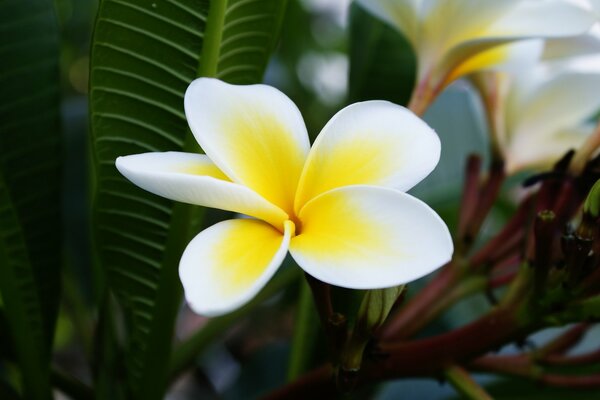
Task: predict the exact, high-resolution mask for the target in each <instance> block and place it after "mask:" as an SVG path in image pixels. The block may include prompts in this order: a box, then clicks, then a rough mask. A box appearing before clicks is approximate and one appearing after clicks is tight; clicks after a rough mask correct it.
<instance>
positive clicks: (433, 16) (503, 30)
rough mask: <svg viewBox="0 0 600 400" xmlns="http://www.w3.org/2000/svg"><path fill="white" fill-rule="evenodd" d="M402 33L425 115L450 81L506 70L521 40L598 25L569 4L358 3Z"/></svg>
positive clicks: (493, 0)
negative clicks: (414, 58) (513, 44)
mask: <svg viewBox="0 0 600 400" xmlns="http://www.w3.org/2000/svg"><path fill="white" fill-rule="evenodd" d="M356 1H357V2H358V3H359V4H361V5H362V6H363V7H365V8H366V9H367V10H369V11H370V12H371V13H373V14H374V15H375V16H377V17H379V18H381V19H382V20H384V21H386V22H388V23H389V24H390V25H392V26H393V27H395V28H396V29H398V30H399V31H401V32H402V33H403V34H404V35H405V36H406V37H407V39H408V40H409V41H410V42H411V44H412V46H413V47H414V49H415V51H416V54H417V60H418V76H417V86H416V89H415V90H416V91H415V94H413V99H412V104H411V109H412V110H413V111H415V112H417V113H418V114H421V113H423V112H424V110H425V109H426V108H427V106H428V105H429V104H430V102H431V101H432V99H433V98H435V96H436V95H437V94H438V93H439V92H440V91H441V90H442V89H443V88H444V87H445V86H447V85H448V84H449V83H450V82H452V81H453V80H455V79H457V78H459V77H461V76H464V75H466V74H469V73H472V72H475V71H480V70H488V69H490V68H497V67H499V66H505V64H507V63H510V61H511V60H512V59H514V58H516V59H518V58H519V57H518V56H515V55H514V54H513V53H512V50H514V49H515V48H514V47H510V46H501V47H498V46H500V45H503V44H507V43H511V42H514V41H518V40H522V39H532V38H553V37H566V36H574V35H579V34H583V33H584V32H586V31H587V30H588V29H589V28H590V27H591V25H592V24H593V23H594V22H595V16H594V15H593V14H592V13H591V12H590V11H589V10H587V9H584V8H582V7H580V6H578V5H576V4H573V3H571V2H567V1H565V0H501V1H499V0H356Z"/></svg>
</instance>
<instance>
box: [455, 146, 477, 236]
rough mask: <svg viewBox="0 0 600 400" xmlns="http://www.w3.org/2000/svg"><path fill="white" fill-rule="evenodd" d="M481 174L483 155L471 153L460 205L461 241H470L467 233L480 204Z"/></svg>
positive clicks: (459, 233) (459, 228)
mask: <svg viewBox="0 0 600 400" xmlns="http://www.w3.org/2000/svg"><path fill="white" fill-rule="evenodd" d="M480 175H481V157H479V156H478V155H473V154H472V155H470V156H469V158H468V160H467V165H466V167H465V183H464V187H463V195H462V200H461V206H460V214H459V217H458V230H457V234H456V236H457V238H458V241H459V242H462V241H468V242H470V239H472V238H467V237H465V235H466V234H467V231H468V229H469V223H470V222H471V220H472V218H473V215H474V214H475V210H476V209H477V206H478V204H479V178H480Z"/></svg>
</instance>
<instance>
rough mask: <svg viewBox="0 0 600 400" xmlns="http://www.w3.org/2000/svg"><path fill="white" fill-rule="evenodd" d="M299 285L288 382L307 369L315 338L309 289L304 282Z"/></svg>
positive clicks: (313, 309) (314, 322)
mask: <svg viewBox="0 0 600 400" xmlns="http://www.w3.org/2000/svg"><path fill="white" fill-rule="evenodd" d="M300 285H301V286H300V296H299V299H298V308H297V311H296V317H295V325H294V335H293V337H292V349H291V352H290V361H289V364H288V371H287V380H288V382H290V381H293V380H294V379H296V378H297V377H298V376H299V375H300V374H301V373H302V372H304V371H305V370H306V369H307V367H308V364H309V362H310V356H311V353H312V352H311V350H312V345H313V340H312V339H313V338H314V336H315V333H316V327H317V317H316V312H315V308H314V304H313V300H312V294H311V290H310V287H309V286H308V284H307V282H305V281H304V280H301V282H300Z"/></svg>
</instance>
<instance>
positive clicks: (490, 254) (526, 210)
mask: <svg viewBox="0 0 600 400" xmlns="http://www.w3.org/2000/svg"><path fill="white" fill-rule="evenodd" d="M533 200H534V197H533V196H530V197H529V198H527V199H526V200H525V201H523V203H521V206H520V207H519V209H518V210H517V212H516V213H515V215H514V216H513V217H512V218H511V219H510V221H508V223H507V224H506V225H505V226H504V228H503V229H502V230H501V231H500V232H499V233H498V234H497V235H496V236H495V237H494V238H493V239H492V240H490V241H489V242H488V243H487V244H486V245H485V246H483V247H482V248H481V249H480V250H479V251H477V252H476V253H475V254H474V255H473V256H472V257H471V265H473V266H475V267H478V266H481V265H486V264H489V262H490V260H492V259H494V258H496V257H497V254H498V249H502V248H503V246H504V245H505V244H506V242H508V241H510V240H511V239H513V238H514V236H515V235H517V234H523V232H522V228H523V226H524V225H525V224H526V222H527V219H528V217H529V215H530V213H531V211H532V210H531V205H532V202H533Z"/></svg>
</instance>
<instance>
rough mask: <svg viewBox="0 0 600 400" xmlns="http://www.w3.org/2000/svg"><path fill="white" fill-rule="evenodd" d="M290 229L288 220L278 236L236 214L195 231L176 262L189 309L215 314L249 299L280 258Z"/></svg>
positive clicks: (290, 223)
mask: <svg viewBox="0 0 600 400" xmlns="http://www.w3.org/2000/svg"><path fill="white" fill-rule="evenodd" d="M293 229H294V224H293V223H292V222H290V221H287V222H286V224H285V234H284V235H282V234H281V233H280V232H279V231H277V230H276V229H274V228H273V227H272V226H270V225H267V224H265V223H264V222H262V221H257V220H252V219H235V220H228V221H223V222H219V223H218V224H216V225H213V226H211V227H210V228H208V229H206V230H204V231H202V232H200V233H199V234H198V235H197V236H196V237H195V238H194V239H193V240H192V241H191V242H190V244H188V246H187V248H186V249H185V251H184V253H183V256H182V257H181V262H180V264H179V276H180V278H181V283H182V284H183V289H184V292H185V298H186V300H187V302H188V304H189V306H190V308H191V309H192V310H194V312H196V313H198V314H202V315H206V316H217V315H222V314H225V313H227V312H230V311H232V310H235V309H236V308H239V307H240V306H242V305H244V304H245V303H247V302H248V301H250V300H251V299H252V298H253V297H254V296H255V295H256V294H257V293H258V292H259V291H260V289H262V288H263V286H265V284H266V283H267V282H268V281H269V279H271V277H272V276H273V275H274V274H275V272H276V271H277V269H278V268H279V266H280V265H281V263H282V262H283V259H284V258H285V255H286V254H287V249H288V246H289V242H290V237H291V235H292V234H293Z"/></svg>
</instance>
